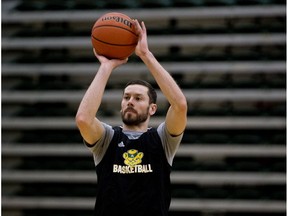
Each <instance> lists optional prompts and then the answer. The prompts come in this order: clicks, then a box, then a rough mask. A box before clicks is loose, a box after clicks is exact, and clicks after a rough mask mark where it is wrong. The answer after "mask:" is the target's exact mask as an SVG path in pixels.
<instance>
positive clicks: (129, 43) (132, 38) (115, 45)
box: [91, 12, 138, 59]
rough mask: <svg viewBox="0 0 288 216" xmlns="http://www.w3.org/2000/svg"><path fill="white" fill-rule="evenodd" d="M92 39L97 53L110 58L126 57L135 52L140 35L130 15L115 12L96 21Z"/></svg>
mask: <svg viewBox="0 0 288 216" xmlns="http://www.w3.org/2000/svg"><path fill="white" fill-rule="evenodd" d="M91 40H92V45H93V47H94V49H95V51H96V52H97V54H99V55H103V56H105V57H107V58H109V59H125V58H127V57H129V56H130V55H131V54H132V53H133V52H134V50H135V47H136V45H137V43H138V36H137V34H136V31H135V27H134V24H133V21H132V19H131V18H130V17H129V16H127V15H125V14H123V13H116V12H113V13H106V14H104V15H103V16H101V17H100V18H99V19H98V20H97V21H96V22H95V24H94V26H93V28H92V33H91Z"/></svg>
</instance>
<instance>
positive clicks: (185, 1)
mask: <svg viewBox="0 0 288 216" xmlns="http://www.w3.org/2000/svg"><path fill="white" fill-rule="evenodd" d="M172 2H173V6H175V7H193V6H203V5H204V4H205V3H204V0H172Z"/></svg>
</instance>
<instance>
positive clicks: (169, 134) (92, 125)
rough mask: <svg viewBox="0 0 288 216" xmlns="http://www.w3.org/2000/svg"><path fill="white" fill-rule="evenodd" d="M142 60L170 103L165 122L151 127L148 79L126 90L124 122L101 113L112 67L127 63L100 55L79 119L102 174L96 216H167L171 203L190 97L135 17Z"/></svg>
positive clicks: (137, 51) (152, 103) (152, 104)
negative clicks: (102, 117)
mask: <svg viewBox="0 0 288 216" xmlns="http://www.w3.org/2000/svg"><path fill="white" fill-rule="evenodd" d="M134 25H135V26H136V29H137V32H138V35H139V41H138V44H137V46H136V49H135V54H136V55H137V56H139V57H140V58H141V60H142V61H143V62H144V64H145V65H146V66H147V68H148V70H149V71H150V73H151V74H152V76H153V77H154V78H155V80H156V82H157V84H158V86H159V87H160V89H161V91H162V92H163V94H164V95H165V97H166V98H167V100H168V102H169V103H170V107H169V109H168V111H167V115H166V118H165V121H164V122H163V123H161V124H160V125H159V126H158V127H157V128H149V120H150V117H151V116H152V115H153V114H155V112H156V109H157V105H156V98H157V96H156V92H155V90H154V89H153V88H152V86H151V85H150V84H149V83H147V82H145V81H141V80H138V81H132V82H130V83H128V84H127V86H126V87H125V89H124V91H123V97H122V102H121V117H122V121H123V124H122V126H117V127H111V126H110V125H108V124H106V123H104V122H101V121H100V120H99V119H98V118H97V117H95V116H96V114H97V111H98V108H99V106H100V103H101V99H102V96H103V92H104V89H105V86H106V84H107V81H108V79H109V77H110V75H111V73H112V71H113V70H114V69H115V68H116V67H118V66H120V65H122V64H124V63H126V62H127V60H128V59H125V60H117V59H111V60H109V59H107V58H105V57H104V56H99V55H98V54H97V53H96V52H95V51H94V53H95V55H96V57H97V58H98V60H99V61H100V67H99V70H98V72H97V74H96V76H95V78H94V79H93V81H92V83H91V85H90V86H89V88H88V90H87V92H86V93H85V95H84V97H83V99H82V101H81V103H80V106H79V109H78V112H77V115H76V123H77V126H78V128H79V130H80V133H81V135H82V137H83V139H84V141H85V144H86V145H87V147H88V148H89V149H90V150H91V152H92V153H93V156H94V161H95V166H96V172H97V180H98V183H97V189H98V190H97V201H96V204H95V215H97V216H114V215H117V216H144V215H145V216H167V215H168V210H169V206H170V201H171V194H170V169H171V166H172V161H173V157H174V156H175V153H176V150H177V148H178V146H179V144H180V141H181V139H182V136H183V132H184V129H185V126H186V121H187V119H186V117H187V101H186V98H185V96H184V94H183V93H182V91H181V90H180V88H179V87H178V85H177V84H176V82H175V81H174V80H173V78H172V77H171V76H170V75H169V73H168V72H167V71H166V70H165V69H164V68H163V67H162V66H161V65H160V63H159V62H158V61H157V60H156V58H155V57H154V56H153V54H152V53H151V52H150V51H149V48H148V43H147V34H146V27H145V25H144V23H143V22H142V23H141V25H140V23H139V22H138V21H137V20H135V21H134Z"/></svg>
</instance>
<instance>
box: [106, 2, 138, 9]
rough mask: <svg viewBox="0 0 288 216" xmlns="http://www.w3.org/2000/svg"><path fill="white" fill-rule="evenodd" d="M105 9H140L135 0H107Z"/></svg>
mask: <svg viewBox="0 0 288 216" xmlns="http://www.w3.org/2000/svg"><path fill="white" fill-rule="evenodd" d="M104 2H105V3H104V6H103V7H104V8H105V9H117V8H136V7H138V2H137V1H133V0H121V1H117V0H105V1H104Z"/></svg>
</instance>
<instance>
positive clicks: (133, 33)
mask: <svg viewBox="0 0 288 216" xmlns="http://www.w3.org/2000/svg"><path fill="white" fill-rule="evenodd" d="M99 27H114V28H120V29H124V30H126V31H128V32H130V33H132V34H133V35H135V36H136V37H138V35H137V34H135V32H133V31H130V30H129V29H126V28H123V27H121V26H114V25H100V26H95V27H94V28H93V29H92V32H93V30H94V29H95V28H99Z"/></svg>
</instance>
